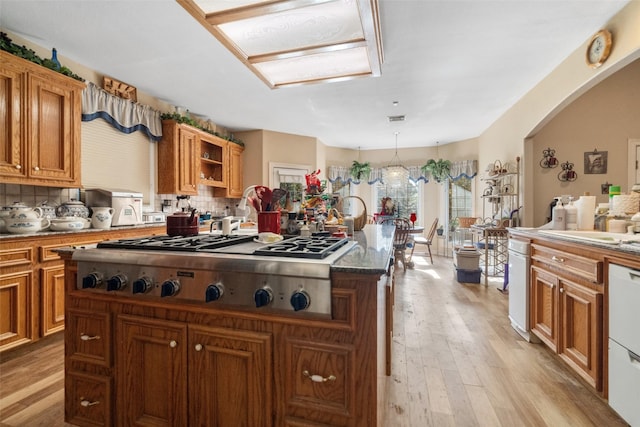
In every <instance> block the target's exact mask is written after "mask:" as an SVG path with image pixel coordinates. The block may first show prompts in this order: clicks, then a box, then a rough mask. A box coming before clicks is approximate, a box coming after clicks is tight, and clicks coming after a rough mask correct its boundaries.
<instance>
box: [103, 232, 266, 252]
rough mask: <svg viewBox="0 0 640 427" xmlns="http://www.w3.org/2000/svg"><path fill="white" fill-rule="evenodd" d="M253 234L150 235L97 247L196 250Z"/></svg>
mask: <svg viewBox="0 0 640 427" xmlns="http://www.w3.org/2000/svg"><path fill="white" fill-rule="evenodd" d="M253 238H254V236H214V235H205V236H191V237H185V236H152V237H142V238H137V239H122V240H106V241H104V242H100V243H98V247H99V248H109V249H134V250H139V249H144V250H158V251H184V252H197V251H199V250H202V249H212V248H223V247H225V246H231V245H235V244H238V243H245V242H249V241H251V240H253Z"/></svg>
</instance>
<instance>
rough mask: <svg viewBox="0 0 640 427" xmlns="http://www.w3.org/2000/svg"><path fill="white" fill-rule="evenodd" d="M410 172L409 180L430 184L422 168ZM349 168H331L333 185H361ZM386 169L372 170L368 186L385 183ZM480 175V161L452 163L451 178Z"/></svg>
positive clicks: (414, 167)
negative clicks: (339, 182)
mask: <svg viewBox="0 0 640 427" xmlns="http://www.w3.org/2000/svg"><path fill="white" fill-rule="evenodd" d="M406 168H407V169H408V170H409V179H410V180H411V181H413V182H418V181H423V182H425V183H427V182H429V178H428V177H427V176H425V174H424V173H423V172H422V166H406ZM349 169H350V168H349V167H347V166H329V174H328V179H329V182H331V183H332V184H333V183H334V182H336V181H338V180H341V181H342V182H344V183H349V182H350V183H352V184H360V183H361V181H358V180H356V179H355V178H353V177H352V176H351V174H350V173H349ZM383 171H384V167H378V168H371V173H370V174H369V179H368V180H367V181H366V183H367V184H369V185H372V184H375V183H376V182H382V183H384V180H383V179H382V176H383ZM477 174H478V161H477V160H460V161H457V162H452V163H451V173H450V175H449V177H450V178H451V179H452V180H453V181H456V180H458V179H460V178H462V177H466V178H469V179H471V178H473V177H475V176H476V175H477Z"/></svg>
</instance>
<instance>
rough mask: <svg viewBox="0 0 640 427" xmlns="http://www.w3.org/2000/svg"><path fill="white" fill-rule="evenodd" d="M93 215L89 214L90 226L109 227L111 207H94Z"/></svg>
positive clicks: (111, 215) (111, 217)
mask: <svg viewBox="0 0 640 427" xmlns="http://www.w3.org/2000/svg"><path fill="white" fill-rule="evenodd" d="M91 209H92V210H93V215H92V216H91V226H92V227H93V228H101V229H105V228H110V227H111V221H112V219H113V208H106V207H94V208H91Z"/></svg>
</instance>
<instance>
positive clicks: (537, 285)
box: [531, 266, 558, 351]
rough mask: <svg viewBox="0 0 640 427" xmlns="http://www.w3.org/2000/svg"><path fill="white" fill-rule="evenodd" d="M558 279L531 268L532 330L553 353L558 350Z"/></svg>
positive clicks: (534, 267) (536, 268)
mask: <svg viewBox="0 0 640 427" xmlns="http://www.w3.org/2000/svg"><path fill="white" fill-rule="evenodd" d="M557 285H558V279H557V278H556V276H554V275H553V274H549V273H547V272H546V271H544V270H542V269H541V268H539V267H536V266H533V267H531V330H532V332H533V333H534V334H535V335H536V336H537V337H538V338H540V339H541V340H542V341H543V342H544V343H545V344H546V345H548V346H549V347H550V348H551V349H552V350H553V351H557V349H558V303H557V301H558V297H557V294H558V292H557V288H558V286H557Z"/></svg>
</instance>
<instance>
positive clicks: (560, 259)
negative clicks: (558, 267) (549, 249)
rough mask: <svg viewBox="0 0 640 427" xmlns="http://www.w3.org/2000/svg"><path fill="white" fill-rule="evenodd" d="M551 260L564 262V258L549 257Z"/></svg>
mask: <svg viewBox="0 0 640 427" xmlns="http://www.w3.org/2000/svg"><path fill="white" fill-rule="evenodd" d="M551 259H552V260H554V261H555V262H564V258H558V257H557V256H555V255H554V256H552V257H551Z"/></svg>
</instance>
